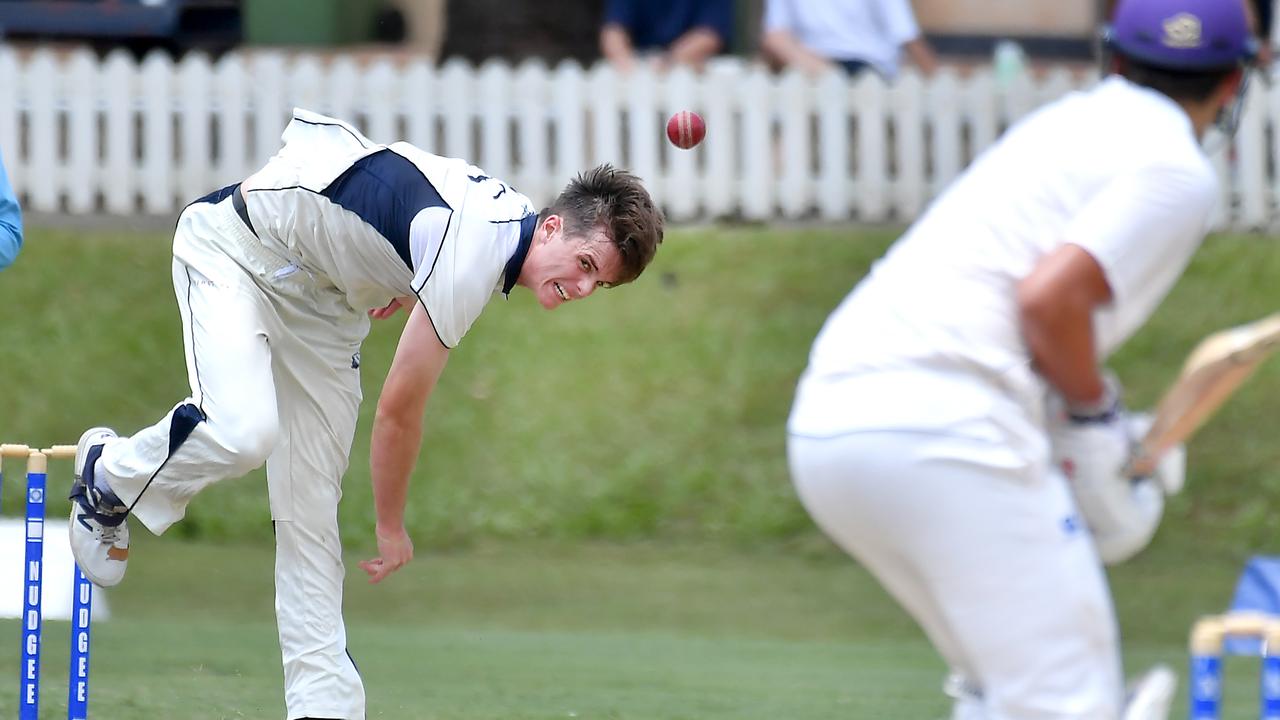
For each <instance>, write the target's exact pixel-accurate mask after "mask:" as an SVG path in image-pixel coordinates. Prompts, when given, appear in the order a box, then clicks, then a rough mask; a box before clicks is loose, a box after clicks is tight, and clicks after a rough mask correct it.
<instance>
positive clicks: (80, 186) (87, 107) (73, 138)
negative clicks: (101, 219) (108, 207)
mask: <svg viewBox="0 0 1280 720" xmlns="http://www.w3.org/2000/svg"><path fill="white" fill-rule="evenodd" d="M99 69H100V68H99V65H98V62H97V60H96V59H95V58H94V56H93V54H92V53H90V52H89V51H88V50H84V49H80V50H76V51H75V52H73V53H72V54H71V56H70V57H69V58H68V59H67V64H66V75H65V76H64V77H65V84H64V85H63V88H64V89H65V90H66V93H67V97H66V102H67V112H66V115H67V163H66V174H65V175H64V176H63V177H64V180H63V182H64V186H65V188H66V193H67V210H68V211H70V212H72V213H78V214H83V213H89V212H92V211H93V210H94V208H95V206H96V204H97V198H98V188H99V187H101V186H102V183H103V175H102V172H101V171H100V170H99V168H98V101H99V99H100V92H99V89H100V88H101V87H102V84H101V82H100V81H99V78H98V73H99ZM3 72H4V70H3V69H0V74H3Z"/></svg>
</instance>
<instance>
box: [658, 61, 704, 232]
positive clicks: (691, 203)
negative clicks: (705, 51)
mask: <svg viewBox="0 0 1280 720" xmlns="http://www.w3.org/2000/svg"><path fill="white" fill-rule="evenodd" d="M662 107H663V110H664V111H663V112H662V114H661V115H660V116H659V119H660V120H661V121H662V122H663V127H662V136H663V137H666V134H667V129H666V121H667V119H668V118H670V117H671V116H672V115H673V114H674V113H676V112H679V111H681V110H691V111H693V112H697V113H701V108H700V107H699V102H698V91H697V86H696V84H695V80H694V77H693V73H692V72H690V71H689V69H688V68H679V69H677V70H675V71H673V72H672V73H671V74H670V75H669V76H668V77H667V86H666V93H665V97H664V98H663V103H662ZM662 149H663V150H664V151H666V154H667V172H666V175H665V183H664V187H663V192H664V194H665V195H666V198H667V202H666V205H667V207H668V208H669V209H670V217H671V219H672V220H675V221H677V222H680V221H685V220H692V219H694V218H696V217H697V216H698V205H699V203H698V195H699V193H698V185H699V183H698V178H697V174H698V155H699V154H701V152H702V147H701V146H698V147H695V148H691V149H689V150H681V149H680V148H678V147H676V146H675V145H672V144H671V143H669V142H664V143H662Z"/></svg>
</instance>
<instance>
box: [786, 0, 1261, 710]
mask: <svg viewBox="0 0 1280 720" xmlns="http://www.w3.org/2000/svg"><path fill="white" fill-rule="evenodd" d="M1105 40H1106V42H1105V44H1106V46H1107V47H1108V48H1109V53H1108V55H1109V56H1108V58H1107V60H1106V70H1107V71H1108V76H1107V77H1106V78H1104V79H1103V80H1102V81H1101V82H1099V83H1098V84H1097V85H1095V86H1093V87H1092V88H1091V89H1088V90H1086V91H1083V92H1077V93H1073V94H1071V95H1069V96H1067V97H1064V98H1063V99H1061V100H1058V101H1056V102H1053V103H1051V104H1049V105H1047V106H1045V107H1044V108H1042V109H1040V110H1038V111H1036V112H1034V113H1032V114H1030V115H1029V116H1028V117H1026V118H1025V119H1023V120H1022V121H1020V122H1018V123H1017V124H1015V125H1014V126H1013V127H1011V128H1010V129H1009V131H1008V132H1007V133H1006V134H1005V135H1004V136H1003V137H1002V138H1001V139H1000V140H999V141H998V142H997V143H996V144H995V145H994V146H993V147H992V148H990V149H989V150H987V151H986V152H984V153H983V154H982V155H981V156H980V157H978V158H977V159H976V160H975V161H974V163H973V164H972V166H971V167H970V168H969V169H968V170H967V171H966V172H965V173H964V174H963V175H962V176H961V177H959V178H958V179H957V180H956V181H955V182H954V183H953V184H952V185H951V186H950V187H949V188H947V189H946V190H945V191H944V192H943V193H942V194H941V196H940V197H939V198H938V199H937V200H936V201H935V202H934V204H933V205H932V206H931V207H930V208H929V209H928V210H927V212H926V213H925V214H924V215H923V216H922V217H921V218H920V219H919V220H918V221H917V222H916V223H915V224H914V225H913V226H912V227H911V228H910V229H909V230H908V231H907V232H906V234H905V235H904V236H903V237H902V238H901V239H899V240H898V242H897V243H896V244H895V245H894V246H893V247H892V248H891V249H890V250H889V252H888V253H887V254H886V256H885V257H884V258H882V259H881V260H880V261H878V262H877V263H876V264H875V265H874V267H873V268H872V270H871V272H870V273H869V274H868V275H867V277H866V278H865V279H863V280H862V281H861V282H860V283H859V284H858V285H857V287H856V288H855V289H854V290H853V292H852V293H851V294H850V295H849V296H848V297H847V298H846V299H845V300H844V302H843V303H842V304H841V305H840V306H839V307H838V308H837V309H836V310H835V311H834V313H833V314H832V315H831V316H830V317H829V318H828V319H827V322H826V324H825V326H824V327H823V328H822V330H821V332H820V334H819V335H818V337H817V339H816V340H815V342H814V345H813V348H812V350H811V353H810V357H809V365H808V368H807V369H806V370H805V373H804V375H803V376H802V378H801V380H800V383H799V387H798V389H797V392H796V398H795V402H794V405H793V407H792V412H791V416H790V420H789V423H788V456H789V462H790V467H791V472H792V476H793V479H794V481H795V486H796V489H797V492H798V494H799V496H800V499H801V501H802V502H803V503H804V505H805V507H806V508H807V509H808V511H809V513H810V514H811V515H812V517H813V519H814V520H815V522H816V523H817V524H818V525H819V526H820V527H821V529H822V530H823V531H824V532H825V533H826V534H827V535H828V536H829V537H831V538H832V540H834V541H835V542H836V543H837V544H838V545H839V546H840V547H841V548H842V549H844V550H845V551H847V552H848V553H849V554H851V555H852V556H853V557H854V558H855V559H857V560H858V561H859V562H860V563H861V564H862V565H864V566H865V567H866V568H867V569H868V570H869V571H870V572H871V573H872V574H873V575H874V576H875V577H876V578H877V579H878V580H879V581H880V583H881V584H883V585H884V587H885V588H886V589H887V590H888V592H889V593H890V594H891V595H892V596H893V597H894V598H895V599H896V600H897V601H898V602H899V603H900V604H901V605H902V606H903V607H904V608H905V609H906V610H907V611H908V612H909V613H910V614H911V615H912V616H913V617H914V618H915V620H916V621H917V622H918V623H919V624H920V626H921V627H922V628H923V630H924V631H925V634H926V635H927V636H928V637H929V639H930V641H932V643H933V645H934V646H935V648H936V649H937V650H938V652H939V653H940V654H941V655H942V657H943V659H944V660H945V661H946V662H947V663H948V665H949V666H950V668H951V670H952V676H951V677H950V678H949V680H948V683H947V685H946V687H947V690H948V692H949V694H951V695H952V696H953V697H955V698H956V703H955V706H954V715H953V717H954V718H957V719H964V720H970V719H983V720H1030V719H1032V718H1035V719H1036V720H1049V719H1062V720H1066V719H1067V718H1073V719H1076V720H1084V719H1088V720H1110V719H1114V718H1121V717H1124V718H1143V719H1145V718H1163V717H1164V716H1165V714H1166V713H1167V712H1168V705H1169V702H1170V700H1171V695H1172V693H1173V685H1174V684H1175V676H1174V675H1173V673H1172V671H1170V670H1169V669H1168V668H1156V669H1155V670H1153V671H1152V672H1149V673H1146V674H1145V675H1143V676H1142V677H1141V678H1140V679H1139V681H1138V682H1136V683H1135V684H1134V685H1132V686H1131V687H1130V692H1129V693H1127V694H1126V690H1125V688H1124V687H1123V681H1122V678H1123V673H1122V669H1121V655H1120V647H1119V632H1118V628H1117V623H1116V619H1115V614H1114V611H1113V607H1112V602H1111V595H1110V590H1109V588H1108V586H1107V580H1106V575H1105V572H1104V569H1103V562H1102V561H1104V560H1105V561H1109V562H1110V561H1119V560H1122V559H1124V558H1126V557H1128V556H1130V555H1132V554H1133V553H1135V552H1137V551H1138V550H1139V549H1141V547H1142V545H1144V544H1145V543H1146V542H1147V541H1148V540H1149V539H1150V537H1151V535H1152V534H1153V533H1154V531H1155V523H1157V522H1158V521H1159V517H1160V512H1161V510H1162V507H1163V497H1162V495H1161V494H1160V490H1159V488H1160V486H1162V485H1163V484H1165V483H1167V484H1168V485H1169V486H1176V485H1178V483H1179V480H1180V477H1178V476H1179V475H1180V470H1181V469H1180V467H1176V466H1175V467H1165V468H1162V470H1161V471H1160V472H1158V473H1156V474H1155V476H1153V477H1150V478H1139V479H1136V480H1135V479H1131V478H1130V477H1129V476H1128V473H1127V472H1126V466H1127V464H1128V461H1129V460H1130V458H1131V453H1132V451H1133V448H1134V445H1135V441H1136V434H1135V433H1136V432H1137V430H1138V427H1135V426H1138V425H1140V423H1136V422H1134V418H1133V417H1132V416H1130V415H1129V414H1128V413H1126V412H1125V411H1124V409H1123V407H1122V405H1121V403H1120V398H1121V391H1120V388H1119V386H1118V384H1117V383H1116V382H1115V381H1114V380H1111V379H1108V376H1107V374H1106V373H1104V372H1103V370H1102V367H1101V365H1102V363H1103V362H1104V361H1105V359H1106V358H1107V357H1108V356H1110V355H1111V354H1112V353H1113V352H1114V351H1115V350H1116V348H1117V347H1119V346H1120V345H1121V344H1122V343H1123V342H1124V341H1125V340H1126V339H1127V338H1129V337H1130V336H1131V335H1133V334H1134V332H1136V331H1137V330H1138V328H1140V327H1141V326H1142V325H1143V323H1145V322H1146V320H1147V319H1148V317H1150V315H1151V314H1152V313H1153V312H1154V310H1155V309H1156V307H1157V306H1158V305H1159V303H1160V302H1161V301H1162V300H1163V298H1164V297H1165V295H1166V294H1167V293H1168V291H1169V290H1170V288H1172V287H1173V286H1174V284H1175V282H1176V281H1177V279H1178V278H1179V276H1180V275H1181V274H1182V272H1183V270H1184V269H1185V267H1186V265H1187V263H1188V262H1189V260H1190V258H1191V256H1192V255H1193V254H1194V253H1195V251H1196V249H1197V247H1198V246H1199V244H1200V242H1201V241H1202V240H1203V237H1204V234H1205V233H1206V232H1207V226H1208V222H1209V216H1210V213H1211V210H1212V208H1213V205H1214V202H1215V200H1216V198H1217V195H1218V185H1217V180H1216V178H1215V175H1214V172H1213V169H1212V167H1211V165H1210V163H1209V161H1208V159H1207V158H1206V156H1205V153H1204V151H1203V150H1202V148H1201V145H1200V142H1201V140H1202V139H1203V138H1204V137H1205V135H1206V133H1207V132H1208V131H1209V130H1210V129H1211V127H1212V126H1214V125H1215V124H1216V123H1221V124H1222V125H1224V126H1225V130H1226V131H1227V132H1230V131H1231V130H1232V126H1233V125H1234V122H1235V119H1236V113H1237V112H1238V109H1239V102H1240V100H1241V98H1242V94H1243V89H1244V80H1245V73H1244V70H1243V68H1244V67H1245V64H1246V63H1247V62H1248V60H1249V58H1250V57H1251V55H1252V53H1253V45H1254V43H1253V42H1252V40H1251V38H1250V34H1249V28H1248V25H1247V22H1246V17H1245V12H1244V8H1243V6H1242V5H1241V3H1240V2H1239V0H1122V1H1121V2H1120V3H1119V7H1118V8H1117V10H1116V13H1115V14H1114V16H1113V17H1112V22H1111V24H1110V26H1109V27H1108V28H1106V31H1105ZM1068 475H1070V476H1071V477H1070V481H1069V480H1068ZM1126 697H1127V698H1128V699H1127V700H1126Z"/></svg>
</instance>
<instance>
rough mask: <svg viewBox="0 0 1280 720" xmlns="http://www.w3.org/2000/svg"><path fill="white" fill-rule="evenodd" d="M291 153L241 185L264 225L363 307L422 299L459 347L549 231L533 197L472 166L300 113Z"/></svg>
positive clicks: (258, 224)
mask: <svg viewBox="0 0 1280 720" xmlns="http://www.w3.org/2000/svg"><path fill="white" fill-rule="evenodd" d="M283 140H284V147H283V148H282V149H281V150H280V151H279V153H277V154H276V155H275V157H273V158H271V160H270V161H268V162H267V164H266V166H265V167H263V168H262V170H260V171H258V172H257V173H254V174H253V175H252V176H250V177H249V178H248V179H246V180H245V181H244V182H243V183H242V184H241V189H242V190H243V191H244V196H245V201H246V205H247V207H248V210H249V217H250V220H251V221H252V223H253V227H254V230H255V231H256V233H257V234H258V236H259V237H260V238H263V240H264V242H270V241H272V240H274V241H276V242H279V243H280V244H281V245H283V247H284V248H285V249H286V251H287V252H288V254H289V255H290V257H291V259H293V260H294V261H295V262H297V264H298V265H299V266H301V267H302V268H303V269H305V270H307V271H309V272H311V273H313V274H316V275H318V276H321V277H326V278H328V279H329V280H330V281H331V282H332V283H333V285H334V286H335V287H337V288H338V289H339V290H341V291H342V292H343V293H345V294H346V296H347V300H348V302H350V304H351V306H352V307H354V308H357V309H368V308H376V307H382V306H384V305H386V304H387V303H388V302H390V300H391V299H392V298H395V297H405V296H409V295H416V296H417V297H418V298H419V300H420V301H421V302H422V304H423V305H424V306H425V307H426V310H427V312H428V313H429V314H430V316H431V321H432V323H433V324H434V325H435V329H436V333H437V334H438V335H439V336H440V341H441V342H442V343H443V344H444V345H445V346H446V347H453V346H454V345H457V344H458V341H459V340H461V339H462V336H463V335H465V334H466V332H467V330H468V329H469V328H470V327H471V325H472V323H474V322H475V320H476V318H477V317H479V315H480V311H481V310H483V309H484V306H485V304H486V303H488V301H489V298H491V297H492V296H493V295H494V293H496V292H510V290H511V287H512V285H514V283H515V279H516V277H518V275H519V272H520V266H521V265H522V264H523V262H524V257H525V253H527V252H528V247H529V242H530V240H531V238H532V236H533V230H534V227H535V226H536V224H537V213H536V212H535V211H534V209H533V206H532V204H531V203H530V202H529V199H528V198H526V197H525V196H523V195H521V194H520V193H518V192H516V191H515V190H514V189H513V188H511V187H510V186H509V185H506V184H505V183H503V182H501V181H500V180H497V179H495V178H491V177H488V176H487V175H486V174H485V173H484V171H482V170H481V169H480V168H478V167H476V166H474V165H470V164H468V163H467V162H466V161H464V160H455V159H452V158H445V157H440V156H437V155H432V154H431V153H428V152H425V151H423V150H420V149H418V148H416V147H414V146H412V145H410V144H408V143H395V144H392V145H380V144H377V143H374V142H372V141H370V140H369V139H368V138H366V137H364V136H363V135H361V134H360V133H359V132H358V131H356V130H355V129H354V128H352V127H351V126H350V125H348V124H346V123H344V122H342V121H340V120H335V119H333V118H329V117H325V116H323V115H319V114H316V113H312V112H308V111H306V110H301V109H295V110H294V112H293V120H292V121H291V122H290V123H289V125H288V127H286V128H285V131H284V135H283Z"/></svg>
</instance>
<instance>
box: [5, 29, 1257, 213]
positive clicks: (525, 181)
mask: <svg viewBox="0 0 1280 720" xmlns="http://www.w3.org/2000/svg"><path fill="white" fill-rule="evenodd" d="M1091 81H1092V79H1091V78H1089V77H1081V76H1079V74H1075V75H1073V74H1072V73H1071V72H1069V71H1067V70H1066V69H1058V70H1055V71H1053V72H1051V73H1049V74H1048V75H1047V76H1046V77H1044V78H1043V79H1039V80H1035V79H1032V78H1030V77H1028V76H1019V77H1016V78H1014V79H1013V80H1012V81H1010V82H1007V83H998V82H996V80H995V79H994V78H993V76H992V75H991V74H990V73H987V72H977V73H972V74H966V75H965V76H963V77H961V76H958V75H956V74H953V73H949V72H943V73H941V74H939V75H936V76H934V77H932V78H930V79H929V80H927V81H926V80H923V79H921V78H920V77H919V76H917V75H915V74H912V73H910V72H908V73H907V74H905V75H904V76H902V77H901V78H900V79H899V80H898V81H897V82H895V83H894V84H893V85H891V86H887V85H885V84H884V83H882V82H881V81H880V80H879V79H878V78H877V77H875V76H874V75H871V74H864V75H863V76H862V77H860V78H859V79H858V80H856V81H854V82H850V81H848V80H847V79H845V78H844V77H843V76H839V75H835V74H832V75H829V76H826V77H824V78H822V79H820V80H817V81H810V80H807V79H806V78H804V77H802V76H800V75H797V74H784V75H775V74H770V73H768V72H766V70H765V69H764V68H762V67H760V66H758V65H755V64H750V63H744V62H739V61H733V60H726V61H721V62H718V63H716V64H715V65H713V66H712V67H710V68H709V69H708V70H707V72H706V73H704V74H701V75H695V74H692V73H690V72H687V71H684V70H679V71H675V72H672V73H670V74H667V75H656V74H653V73H650V72H648V71H638V72H635V73H633V74H631V75H629V76H621V75H619V74H617V73H615V72H614V71H613V70H612V69H611V68H610V67H608V66H606V65H603V64H601V65H597V66H595V67H592V68H583V67H581V66H580V65H578V64H576V63H572V62H565V63H561V64H559V65H556V66H555V67H553V68H548V67H547V66H545V65H544V64H541V63H538V62H529V63H524V64H521V65H518V66H516V67H511V66H509V65H507V64H504V63H501V62H496V61H495V62H487V63H485V64H483V65H482V66H480V67H478V68H475V67H472V66H470V65H468V64H466V63H462V62H449V63H446V64H444V65H443V66H441V67H434V66H432V65H429V64H427V63H425V62H414V61H408V62H396V61H393V60H391V59H382V60H374V61H372V62H363V63H362V62H357V60H356V59H354V58H352V57H348V56H343V55H336V56H330V57H324V58H322V57H319V56H313V55H292V56H286V55H284V54H279V53H271V52H265V53H264V52H257V53H252V54H229V55H226V56H224V57H222V58H221V59H219V60H218V61H217V62H216V63H211V62H210V60H209V59H208V58H206V57H204V56H201V55H189V56H187V57H185V58H183V59H182V60H181V61H180V62H178V63H176V64H175V63H174V62H173V61H172V60H171V59H170V58H169V57H168V56H166V55H163V54H155V55H150V56H148V57H147V58H145V59H144V60H143V61H142V62H141V63H138V62H135V61H134V60H133V59H132V58H131V57H130V56H128V55H126V54H124V53H119V54H112V55H109V56H107V57H106V58H105V59H102V60H99V59H98V58H97V57H96V56H94V55H92V54H91V53H89V52H87V51H74V52H70V53H55V52H53V51H49V50H36V51H34V52H30V53H19V52H17V51H16V50H14V49H13V48H10V47H4V46H0V83H2V84H3V88H0V151H3V153H4V156H5V162H6V165H7V167H8V170H9V173H10V177H11V179H12V181H13V183H14V186H15V188H17V189H18V191H19V193H20V194H21V196H22V198H23V200H24V202H25V204H26V206H27V207H28V208H30V209H33V210H37V211H44V212H67V213H74V214H81V213H94V212H106V213H109V214H116V215H130V214H135V213H147V214H167V213H173V212H175V211H176V210H177V209H178V208H181V207H182V206H183V205H185V204H186V203H187V202H189V201H190V200H192V199H194V198H196V197H199V196H201V195H204V194H205V193H207V192H209V191H210V190H212V189H214V188H217V187H221V186H223V185H226V184H229V183H232V182H235V181H237V180H239V179H241V178H243V177H245V176H246V175H248V174H249V173H250V172H252V171H253V170H254V169H256V168H257V167H258V166H260V165H261V164H262V163H263V162H264V161H265V160H266V159H267V158H268V157H270V156H271V154H272V153H274V152H275V150H276V149H277V147H278V145H279V137H280V132H281V130H282V129H283V127H284V124H285V122H286V121H287V119H288V117H289V113H290V109H291V108H292V107H294V106H300V107H306V108H309V109H313V110H318V111H320V112H323V113H326V114H329V115H333V116H336V117H341V118H344V119H348V120H350V121H352V122H354V123H355V124H356V125H357V126H359V127H360V128H361V129H362V130H364V131H365V133H366V134H367V135H369V136H370V137H372V138H374V139H375V140H378V141H384V142H391V141H393V140H398V139H404V140H408V141H409V142H412V143H414V144H416V145H418V146H420V147H422V148H424V149H427V150H430V151H432V152H436V153H439V154H443V155H449V156H455V157H465V158H468V159H470V160H471V161H473V162H475V163H476V164H478V165H480V166H481V167H483V168H484V169H485V170H486V172H488V173H489V174H491V175H494V176H497V177H502V178H505V179H507V180H509V181H510V182H512V183H513V184H514V185H515V186H516V187H518V188H519V189H520V190H521V191H522V192H524V193H526V194H527V195H529V196H530V197H531V198H532V199H533V200H534V201H535V202H537V203H545V202H547V201H549V200H550V199H551V198H553V197H554V194H555V193H556V192H557V191H558V190H559V189H560V188H561V187H562V186H563V185H564V183H565V182H566V181H567V180H568V178H569V177H570V176H571V175H573V174H574V173H576V172H578V171H580V170H582V169H585V168H589V167H591V166H593V165H594V164H596V163H600V162H606V161H607V162H613V163H615V164H619V165H622V166H625V167H628V168H630V169H631V170H633V171H634V172H636V173H637V174H638V175H640V176H641V177H642V178H644V179H645V180H646V181H647V184H648V186H649V187H650V189H651V191H652V192H653V194H654V196H655V199H657V200H658V202H660V203H661V204H662V205H663V207H664V208H665V209H666V210H667V212H668V214H669V215H670V217H671V218H672V219H674V220H677V221H692V220H705V219H716V218H724V217H736V218H743V219H747V220H766V219H772V218H786V219H806V218H814V219H821V220H827V221H844V220H859V221H868V222H883V221H905V220H910V219H911V218H913V217H915V216H916V215H917V214H918V213H919V212H920V211H921V209H922V208H923V207H924V206H925V204H926V203H927V202H928V201H929V199H930V198H931V197H933V196H934V194H936V193H937V192H938V191H939V190H940V189H941V188H942V187H944V186H945V185H946V184H947V182H948V181H950V180H951V179H952V178H954V177H955V176H956V175H957V174H958V173H959V172H960V171H961V170H962V169H963V168H964V167H965V166H966V165H967V164H968V163H969V161H970V160H972V158H973V157H974V155H975V154H976V153H977V152H979V151H981V150H982V149H983V148H984V147H986V146H987V145H988V144H990V143H991V142H992V141H993V140H994V139H995V138H996V137H997V136H998V135H999V133H1000V132H1001V131H1002V129H1003V128H1004V127H1006V126H1007V125H1008V123H1009V122H1010V121H1012V120H1013V119H1016V118H1017V117H1018V116H1020V115H1022V114H1023V113H1025V112H1027V111H1028V110H1030V109H1032V108H1034V107H1036V106H1037V105H1039V104H1041V103H1043V102H1045V101H1047V100H1050V99H1052V98H1055V97H1058V96H1060V95H1062V94H1063V93H1066V92H1067V91H1069V90H1071V89H1073V88H1075V87H1078V86H1080V85H1083V84H1087V83H1088V82H1091ZM686 108H691V109H695V110H697V111H699V112H700V113H701V114H702V115H703V117H704V118H705V119H706V122H707V127H708V135H707V140H706V141H705V142H704V143H703V144H702V145H701V146H699V147H698V148H697V149H695V150H692V151H683V150H678V149H676V148H674V147H673V146H671V145H670V144H669V143H667V142H666V139H665V132H664V122H665V118H666V117H668V116H669V115H670V114H671V113H672V112H674V111H676V110H680V109H686ZM1273 118H1280V85H1278V86H1276V87H1274V88H1266V87H1262V86H1260V85H1259V86H1256V87H1255V90H1254V92H1253V94H1252V95H1251V101H1250V102H1249V104H1248V108H1247V111H1246V114H1245V118H1244V123H1243V127H1242V130H1241V133H1240V134H1239V136H1238V137H1237V140H1236V152H1235V153H1234V157H1235V159H1234V160H1232V161H1229V160H1228V152H1227V150H1226V149H1225V147H1224V148H1223V149H1222V150H1221V151H1220V152H1218V153H1217V163H1218V166H1219V168H1220V170H1221V171H1222V176H1223V178H1224V181H1225V182H1224V183H1223V188H1224V189H1223V192H1224V197H1223V200H1224V202H1223V203H1222V204H1221V210H1220V217H1219V218H1218V223H1217V224H1218V226H1220V227H1223V226H1231V227H1235V228H1248V229H1255V228H1262V229H1267V228H1274V227H1277V226H1280V217H1278V212H1277V203H1276V192H1275V182H1274V178H1275V175H1276V172H1277V168H1278V167H1280V143H1272V142H1270V140H1269V138H1271V133H1272V130H1271V128H1272V127H1273Z"/></svg>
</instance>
